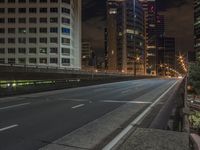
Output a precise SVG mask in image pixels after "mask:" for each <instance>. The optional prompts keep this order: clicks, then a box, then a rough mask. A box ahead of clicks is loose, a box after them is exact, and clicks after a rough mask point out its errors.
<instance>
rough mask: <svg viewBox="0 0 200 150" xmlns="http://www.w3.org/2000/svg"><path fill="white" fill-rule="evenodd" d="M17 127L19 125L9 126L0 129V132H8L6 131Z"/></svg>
mask: <svg viewBox="0 0 200 150" xmlns="http://www.w3.org/2000/svg"><path fill="white" fill-rule="evenodd" d="M17 126H19V125H18V124H15V125H11V126H8V127H5V128H1V129H0V132H2V131H5V130H8V129H11V128H15V127H17Z"/></svg>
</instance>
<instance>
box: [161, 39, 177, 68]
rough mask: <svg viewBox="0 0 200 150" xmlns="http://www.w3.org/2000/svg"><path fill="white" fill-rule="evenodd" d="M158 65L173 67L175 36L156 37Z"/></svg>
mask: <svg viewBox="0 0 200 150" xmlns="http://www.w3.org/2000/svg"><path fill="white" fill-rule="evenodd" d="M157 42H158V45H157V46H158V66H160V65H162V66H167V67H169V68H173V69H175V58H176V50H175V38H173V37H162V38H159V39H158V41H157Z"/></svg>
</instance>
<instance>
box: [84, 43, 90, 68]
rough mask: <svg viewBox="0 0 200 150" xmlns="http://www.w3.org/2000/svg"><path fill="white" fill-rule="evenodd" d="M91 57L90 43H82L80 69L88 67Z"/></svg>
mask: <svg viewBox="0 0 200 150" xmlns="http://www.w3.org/2000/svg"><path fill="white" fill-rule="evenodd" d="M91 55H92V46H91V43H90V42H86V41H84V42H82V67H83V68H85V67H88V66H89V61H90V59H91Z"/></svg>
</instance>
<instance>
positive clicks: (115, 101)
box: [103, 100, 153, 104]
mask: <svg viewBox="0 0 200 150" xmlns="http://www.w3.org/2000/svg"><path fill="white" fill-rule="evenodd" d="M103 102H104V103H127V104H152V103H153V102H144V101H117V100H104V101H103Z"/></svg>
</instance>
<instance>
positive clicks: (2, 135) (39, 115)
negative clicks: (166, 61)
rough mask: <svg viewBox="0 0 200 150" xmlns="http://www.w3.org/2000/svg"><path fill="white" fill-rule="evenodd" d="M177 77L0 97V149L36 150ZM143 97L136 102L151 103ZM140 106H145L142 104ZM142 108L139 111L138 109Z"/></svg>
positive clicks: (166, 85)
mask: <svg viewBox="0 0 200 150" xmlns="http://www.w3.org/2000/svg"><path fill="white" fill-rule="evenodd" d="M175 82H176V80H173V79H171V80H170V79H143V80H133V81H125V82H117V83H110V84H103V85H95V86H89V87H81V88H74V89H66V90H59V91H51V92H45V93H38V94H29V95H22V96H16V97H11V98H2V99H0V150H36V149H39V148H41V147H43V146H45V145H47V144H49V143H51V142H52V141H55V140H57V139H58V138H61V137H63V136H65V135H67V134H68V133H70V132H72V131H74V130H76V129H78V128H80V127H82V126H84V125H85V124H87V123H89V122H91V121H93V120H96V119H98V118H100V117H102V116H104V115H105V114H107V113H109V112H111V111H113V110H114V109H116V108H118V107H120V106H122V105H123V104H125V103H129V102H131V103H132V104H133V103H134V99H136V98H138V97H140V96H142V95H144V94H146V93H149V92H151V91H152V90H155V89H157V91H159V88H160V87H161V86H165V88H166V89H167V88H169V87H170V86H171V85H172V84H174V83H175ZM154 100H155V99H151V97H149V98H148V99H142V100H141V101H139V102H138V101H137V102H135V103H134V104H135V105H144V104H145V106H148V105H150V104H151V103H152V102H153V101H154ZM141 109H145V108H143V107H141ZM141 111H142V110H141Z"/></svg>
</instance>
